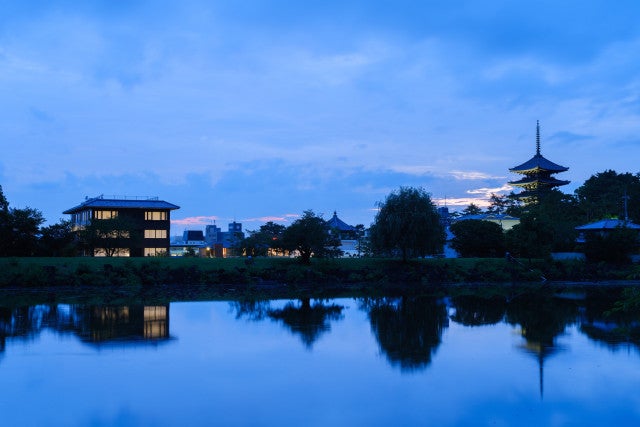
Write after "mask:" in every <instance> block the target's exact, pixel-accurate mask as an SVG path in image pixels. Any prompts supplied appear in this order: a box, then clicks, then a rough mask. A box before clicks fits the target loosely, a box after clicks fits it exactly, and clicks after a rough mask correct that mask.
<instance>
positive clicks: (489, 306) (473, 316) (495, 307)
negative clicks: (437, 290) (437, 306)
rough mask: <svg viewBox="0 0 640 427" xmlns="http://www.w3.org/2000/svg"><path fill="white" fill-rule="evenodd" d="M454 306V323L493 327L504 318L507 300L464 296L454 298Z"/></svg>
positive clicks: (452, 317) (495, 297)
mask: <svg viewBox="0 0 640 427" xmlns="http://www.w3.org/2000/svg"><path fill="white" fill-rule="evenodd" d="M453 305H454V307H455V309H456V313H455V314H454V315H453V316H451V319H452V320H453V321H454V322H457V323H460V324H462V325H464V326H480V325H493V324H496V323H498V322H500V321H501V320H502V319H503V318H504V314H505V310H506V309H507V300H506V299H505V298H504V297H499V296H494V297H491V298H483V297H479V296H475V295H462V296H458V297H454V298H453Z"/></svg>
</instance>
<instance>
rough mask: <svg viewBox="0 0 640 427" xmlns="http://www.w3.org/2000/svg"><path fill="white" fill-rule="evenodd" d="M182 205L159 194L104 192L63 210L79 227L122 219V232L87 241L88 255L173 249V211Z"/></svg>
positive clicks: (135, 254)
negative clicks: (170, 201) (171, 225)
mask: <svg viewBox="0 0 640 427" xmlns="http://www.w3.org/2000/svg"><path fill="white" fill-rule="evenodd" d="M179 208H180V207H179V206H177V205H174V204H172V203H169V202H165V201H164V200H159V199H158V198H157V197H126V196H124V197H119V196H104V195H100V196H98V197H93V198H87V199H86V200H85V201H84V202H82V203H80V204H79V205H78V206H75V207H73V208H71V209H67V210H66V211H64V212H63V213H64V214H66V215H71V223H72V224H73V227H74V229H75V230H76V231H80V230H82V229H84V228H85V227H87V226H89V225H91V224H94V225H95V224H96V221H106V220H114V219H116V218H119V219H121V220H122V221H121V222H120V225H121V226H125V227H126V228H127V229H126V230H125V231H124V232H122V233H117V235H116V233H109V232H106V233H103V234H102V235H98V236H97V237H96V239H95V240H93V241H92V242H86V243H87V245H86V247H85V250H84V255H85V256H106V255H109V256H132V257H141V256H157V255H166V254H168V253H169V231H170V224H171V211H172V210H175V209H179Z"/></svg>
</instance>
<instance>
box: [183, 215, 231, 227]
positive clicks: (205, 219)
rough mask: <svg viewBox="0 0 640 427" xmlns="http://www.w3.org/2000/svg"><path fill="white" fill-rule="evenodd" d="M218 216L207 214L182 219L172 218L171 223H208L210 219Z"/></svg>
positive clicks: (212, 219)
mask: <svg viewBox="0 0 640 427" xmlns="http://www.w3.org/2000/svg"><path fill="white" fill-rule="evenodd" d="M219 219H220V218H219V217H218V216H215V215H209V216H191V217H187V218H182V219H172V220H171V224H173V225H209V224H211V221H216V220H219Z"/></svg>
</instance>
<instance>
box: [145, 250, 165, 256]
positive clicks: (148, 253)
mask: <svg viewBox="0 0 640 427" xmlns="http://www.w3.org/2000/svg"><path fill="white" fill-rule="evenodd" d="M166 253H167V248H144V256H164V255H166Z"/></svg>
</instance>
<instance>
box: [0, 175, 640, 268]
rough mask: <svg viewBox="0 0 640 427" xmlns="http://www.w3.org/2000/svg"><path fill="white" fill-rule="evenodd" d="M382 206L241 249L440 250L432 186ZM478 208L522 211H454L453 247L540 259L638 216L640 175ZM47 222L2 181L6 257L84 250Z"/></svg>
mask: <svg viewBox="0 0 640 427" xmlns="http://www.w3.org/2000/svg"><path fill="white" fill-rule="evenodd" d="M377 207H378V212H377V213H376V216H375V218H374V221H373V223H372V224H371V227H370V228H369V229H368V230H366V229H365V226H364V225H362V224H359V225H357V226H356V227H355V229H354V230H353V231H351V232H349V233H348V234H349V235H348V236H344V235H341V231H340V230H334V229H331V228H330V227H328V225H327V222H326V221H325V220H324V219H322V216H321V215H318V214H316V213H315V212H314V211H313V210H306V211H304V212H303V214H302V215H301V217H300V218H298V219H297V220H295V221H294V222H292V223H291V224H290V225H289V226H284V225H281V224H276V223H274V222H268V223H266V224H264V225H262V226H261V227H260V228H259V229H258V230H256V231H249V232H248V236H247V237H246V238H245V239H242V240H240V241H239V242H238V244H237V245H236V247H235V249H236V250H237V254H238V255H247V256H265V255H268V254H272V255H284V254H291V253H295V254H297V255H298V257H299V259H300V260H301V261H302V262H304V263H308V262H310V259H311V257H312V256H313V257H317V258H323V257H336V256H340V255H342V252H341V250H340V239H341V238H345V237H348V238H350V239H353V240H355V241H356V242H357V250H358V253H359V254H360V255H366V256H380V257H398V258H402V259H403V260H408V259H410V258H416V257H425V256H431V255H438V254H440V253H441V252H442V248H443V244H444V242H445V227H446V226H447V223H446V221H443V218H442V217H441V216H440V215H439V214H438V212H437V208H436V206H435V204H434V203H433V201H432V200H431V197H430V194H429V193H428V192H427V191H426V190H424V189H423V188H413V187H400V188H399V189H398V190H396V191H393V192H391V193H390V194H389V195H388V196H387V197H386V198H385V200H384V201H381V202H379V203H378V204H377ZM477 213H489V214H508V215H512V216H515V217H518V218H519V219H520V223H519V224H518V225H516V226H514V227H513V228H512V229H511V230H508V231H507V232H506V233H505V232H503V231H502V229H501V227H500V226H499V225H497V224H493V223H490V222H487V221H474V220H465V221H455V219H456V216H457V215H458V214H456V213H454V214H453V215H452V217H453V219H454V221H453V223H452V224H451V231H452V232H453V234H454V238H453V240H452V246H453V247H454V249H456V250H457V251H458V252H459V253H460V255H461V256H463V257H501V256H504V254H505V252H509V253H511V254H513V255H514V256H517V257H523V258H541V257H546V256H548V255H549V253H550V252H567V251H573V250H575V249H576V237H577V233H576V230H575V227H576V226H578V225H582V224H586V223H588V222H591V221H596V220H599V219H604V218H611V217H618V218H625V216H627V217H628V219H629V220H630V221H633V222H637V223H640V174H631V173H617V172H615V171H613V170H606V171H604V172H600V173H597V174H595V175H593V176H591V177H590V178H589V179H587V180H586V181H585V182H584V183H583V184H582V185H581V186H580V187H578V188H577V189H576V191H575V192H574V193H573V194H565V193H562V192H560V191H558V190H552V191H549V192H547V193H546V194H545V195H544V197H541V198H540V200H539V201H538V203H536V204H534V205H523V204H522V203H520V202H519V201H518V199H517V197H516V195H514V194H513V193H512V194H510V195H507V196H502V195H492V196H491V199H490V205H489V207H488V208H487V209H486V210H482V209H481V208H479V207H478V206H477V205H474V204H471V205H469V206H467V207H466V208H465V209H464V210H463V211H462V212H461V213H460V215H466V214H477ZM96 222H97V221H96ZM43 223H44V218H43V216H42V213H41V212H40V211H39V210H37V209H34V208H30V207H27V208H23V209H19V208H14V207H11V206H10V205H9V203H8V201H7V199H6V197H5V196H4V193H3V192H2V187H1V186H0V235H1V236H2V238H1V239H0V256H75V255H77V254H78V253H79V251H80V249H81V248H82V242H81V241H80V240H81V239H78V235H77V234H76V233H74V231H73V230H72V226H71V223H70V222H69V221H66V220H60V221H59V222H58V223H56V224H53V225H49V226H42V224H43ZM105 224H106V223H105ZM103 225H104V224H103ZM95 226H96V227H98V225H97V224H96V225H95ZM98 231H101V232H103V233H109V230H106V231H105V230H98ZM342 234H344V233H342ZM98 235H99V233H98ZM635 247H636V236H634V235H631V234H629V233H627V232H626V230H616V232H613V233H610V235H608V236H595V237H592V238H590V240H589V241H587V242H586V245H585V252H586V253H587V256H588V257H589V258H590V259H594V260H604V261H613V262H619V261H622V260H626V259H628V255H629V253H630V252H631V251H633V250H634V248H635Z"/></svg>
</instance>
